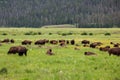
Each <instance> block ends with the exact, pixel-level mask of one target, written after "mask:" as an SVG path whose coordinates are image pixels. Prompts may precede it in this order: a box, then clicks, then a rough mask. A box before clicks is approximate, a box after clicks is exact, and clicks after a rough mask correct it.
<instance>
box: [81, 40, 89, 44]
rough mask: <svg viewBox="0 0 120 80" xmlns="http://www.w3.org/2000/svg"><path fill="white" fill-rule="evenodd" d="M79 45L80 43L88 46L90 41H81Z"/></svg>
mask: <svg viewBox="0 0 120 80" xmlns="http://www.w3.org/2000/svg"><path fill="white" fill-rule="evenodd" d="M81 43H82V44H89V43H90V41H88V40H83V41H82V42H81Z"/></svg>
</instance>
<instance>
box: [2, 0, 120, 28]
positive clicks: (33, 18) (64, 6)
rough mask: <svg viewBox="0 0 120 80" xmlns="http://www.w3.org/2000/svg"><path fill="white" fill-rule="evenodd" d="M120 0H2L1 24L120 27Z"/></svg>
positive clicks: (16, 25) (9, 25)
mask: <svg viewBox="0 0 120 80" xmlns="http://www.w3.org/2000/svg"><path fill="white" fill-rule="evenodd" d="M119 4H120V0H0V26H1V27H41V26H44V25H58V24H73V25H76V27H78V28H81V27H84V28H91V27H92V28H104V27H106V28H110V27H120V5H119Z"/></svg>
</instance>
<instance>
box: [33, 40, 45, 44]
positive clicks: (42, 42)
mask: <svg viewBox="0 0 120 80" xmlns="http://www.w3.org/2000/svg"><path fill="white" fill-rule="evenodd" d="M45 42H46V41H45V40H38V41H36V42H35V45H45Z"/></svg>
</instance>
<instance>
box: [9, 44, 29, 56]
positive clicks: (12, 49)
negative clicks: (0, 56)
mask: <svg viewBox="0 0 120 80" xmlns="http://www.w3.org/2000/svg"><path fill="white" fill-rule="evenodd" d="M16 53H18V55H19V56H23V54H24V55H25V56H27V49H26V48H25V47H23V46H13V47H10V49H9V51H8V54H16Z"/></svg>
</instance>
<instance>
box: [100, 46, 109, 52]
mask: <svg viewBox="0 0 120 80" xmlns="http://www.w3.org/2000/svg"><path fill="white" fill-rule="evenodd" d="M109 49H110V46H106V47H100V48H99V50H100V51H108V50H109Z"/></svg>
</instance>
